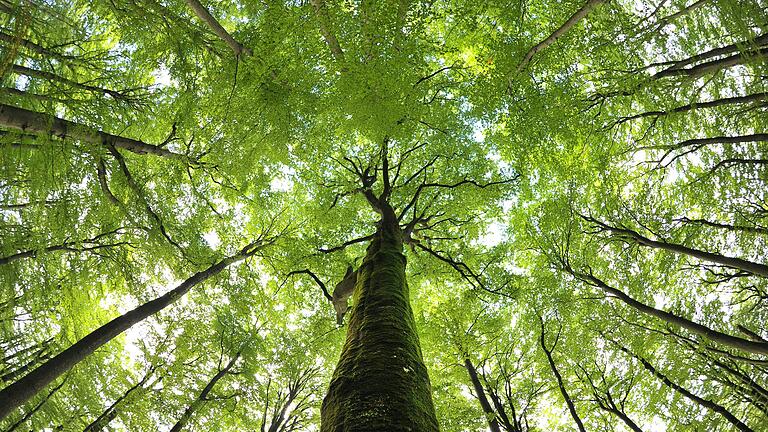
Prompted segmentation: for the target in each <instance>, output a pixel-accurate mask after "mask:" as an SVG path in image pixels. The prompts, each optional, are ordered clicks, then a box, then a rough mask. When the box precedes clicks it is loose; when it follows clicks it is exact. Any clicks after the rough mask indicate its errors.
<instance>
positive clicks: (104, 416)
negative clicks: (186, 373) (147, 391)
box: [83, 366, 156, 432]
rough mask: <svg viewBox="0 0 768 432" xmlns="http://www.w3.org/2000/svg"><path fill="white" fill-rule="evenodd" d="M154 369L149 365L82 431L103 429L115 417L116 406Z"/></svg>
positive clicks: (93, 431)
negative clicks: (136, 379)
mask: <svg viewBox="0 0 768 432" xmlns="http://www.w3.org/2000/svg"><path fill="white" fill-rule="evenodd" d="M155 369H156V367H155V366H153V367H150V368H149V371H147V373H146V374H145V375H144V377H143V378H142V379H141V380H139V381H138V382H137V383H136V384H134V385H132V386H131V387H130V388H129V389H128V390H126V391H125V393H123V394H122V395H121V396H120V397H119V398H117V399H116V400H115V401H114V402H112V404H111V405H110V406H109V407H108V408H107V409H106V410H104V412H103V413H101V415H99V416H98V417H96V419H95V420H93V421H92V422H91V423H90V424H89V425H88V426H86V427H85V429H83V432H99V431H100V430H102V429H104V428H105V427H106V426H107V425H108V424H109V422H111V421H112V420H113V419H114V418H115V417H117V406H118V405H119V404H120V403H121V402H123V401H124V400H125V399H127V398H128V397H129V396H130V395H131V393H133V392H134V391H136V390H138V389H139V388H142V387H143V386H144V384H146V383H147V381H149V378H150V377H151V376H152V374H153V373H154V372H155Z"/></svg>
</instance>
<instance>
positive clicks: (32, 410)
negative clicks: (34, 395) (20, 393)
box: [5, 378, 67, 432]
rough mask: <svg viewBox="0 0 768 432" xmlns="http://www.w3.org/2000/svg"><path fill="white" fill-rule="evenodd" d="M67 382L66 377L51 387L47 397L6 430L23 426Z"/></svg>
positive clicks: (10, 431) (11, 431)
mask: <svg viewBox="0 0 768 432" xmlns="http://www.w3.org/2000/svg"><path fill="white" fill-rule="evenodd" d="M66 382H67V379H66V378H64V379H63V380H61V382H60V383H59V384H58V385H57V386H56V387H54V388H52V389H51V391H49V392H48V394H47V395H46V396H45V398H43V400H41V401H40V402H38V404H37V405H35V407H34V408H32V409H31V410H29V411H27V412H26V413H25V414H24V416H23V417H22V418H20V419H19V421H17V422H16V423H14V424H13V425H11V426H10V427H9V428H8V429H6V430H5V432H13V431H15V430H16V428H18V427H19V426H21V425H22V424H24V422H25V421H27V420H29V419H30V418H32V416H33V415H34V414H35V413H36V412H37V411H39V410H40V408H42V407H43V405H45V403H46V402H48V401H49V400H50V399H51V397H52V396H53V395H54V394H55V393H56V392H57V391H59V390H60V389H61V388H62V387H64V384H65V383H66Z"/></svg>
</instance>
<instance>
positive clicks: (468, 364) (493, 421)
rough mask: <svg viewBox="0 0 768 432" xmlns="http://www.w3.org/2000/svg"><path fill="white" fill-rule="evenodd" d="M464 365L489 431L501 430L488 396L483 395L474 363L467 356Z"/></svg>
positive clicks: (483, 391)
mask: <svg viewBox="0 0 768 432" xmlns="http://www.w3.org/2000/svg"><path fill="white" fill-rule="evenodd" d="M464 367H465V368H466V369H467V373H468V374H469V379H470V380H471V381H472V386H473V387H474V388H475V394H476V395H477V400H478V401H479V402H480V407H481V408H483V413H485V418H486V419H487V420H488V427H489V428H490V430H491V432H501V429H499V420H498V419H497V418H496V412H495V411H494V410H493V408H492V407H491V404H490V403H489V402H488V398H487V397H486V396H485V389H484V388H483V383H481V382H480V378H478V376H477V370H476V369H475V365H473V364H472V361H471V360H470V359H469V358H465V359H464Z"/></svg>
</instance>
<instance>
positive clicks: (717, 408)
mask: <svg viewBox="0 0 768 432" xmlns="http://www.w3.org/2000/svg"><path fill="white" fill-rule="evenodd" d="M612 342H613V343H614V344H615V345H616V346H617V347H618V348H619V349H620V350H621V351H623V352H624V353H626V354H628V355H629V356H631V357H634V358H635V359H636V360H637V361H639V362H640V363H641V364H642V365H643V367H644V368H645V369H646V370H647V371H648V372H650V373H651V374H653V375H654V376H655V377H656V378H658V379H659V380H661V381H662V382H663V383H664V384H665V385H666V386H667V387H669V388H671V389H673V390H675V391H676V392H678V393H680V394H681V395H682V396H684V397H685V398H686V399H688V400H690V401H692V402H695V403H696V404H698V405H700V406H702V407H704V408H707V409H709V410H712V411H714V412H716V413H718V414H720V415H722V416H723V417H725V419H726V420H728V422H729V423H731V424H732V425H734V426H735V427H736V428H737V429H738V430H740V431H742V432H754V430H753V429H752V428H750V427H749V426H747V425H746V424H744V422H742V421H741V420H739V419H738V418H737V417H736V416H735V415H733V413H731V412H730V411H728V410H727V409H726V408H725V407H723V406H722V405H719V404H717V403H715V402H713V401H711V400H708V399H704V398H702V397H700V396H697V395H695V394H693V393H692V392H691V391H690V390H688V389H686V388H685V387H683V386H681V385H679V384H677V383H675V382H673V381H672V380H671V379H669V378H668V377H667V376H666V375H664V374H663V373H661V372H659V370H658V369H656V368H655V367H654V366H653V365H652V364H651V363H650V362H649V361H648V360H646V359H645V358H643V357H641V356H639V355H637V354H635V353H633V352H632V351H630V350H629V349H627V348H625V347H624V346H622V345H620V344H618V343H617V342H615V341H612Z"/></svg>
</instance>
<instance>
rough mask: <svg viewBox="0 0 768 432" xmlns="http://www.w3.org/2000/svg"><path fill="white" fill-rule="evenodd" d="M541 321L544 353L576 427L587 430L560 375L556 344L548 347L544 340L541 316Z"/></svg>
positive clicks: (541, 340)
mask: <svg viewBox="0 0 768 432" xmlns="http://www.w3.org/2000/svg"><path fill="white" fill-rule="evenodd" d="M539 322H540V323H541V331H540V332H539V343H540V344H541V349H542V350H543V351H544V354H546V356H547V361H548V362H549V368H550V369H551V370H552V374H553V375H554V376H555V379H556V380H557V387H558V388H559V389H560V394H562V395H563V399H565V404H566V405H567V406H568V412H570V413H571V417H573V421H574V422H576V427H578V428H579V431H580V432H586V429H584V422H582V421H581V417H579V413H578V412H576V406H575V405H574V404H573V400H572V399H571V396H570V395H569V394H568V390H567V389H566V388H565V384H564V383H563V377H562V375H560V371H558V370H557V365H556V364H555V359H554V358H552V350H554V349H555V346H554V345H553V346H552V348H551V349H550V348H547V343H546V341H545V340H544V335H545V333H546V332H545V329H544V320H543V319H541V317H539ZM555 345H557V341H555Z"/></svg>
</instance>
